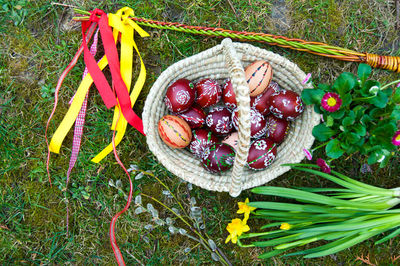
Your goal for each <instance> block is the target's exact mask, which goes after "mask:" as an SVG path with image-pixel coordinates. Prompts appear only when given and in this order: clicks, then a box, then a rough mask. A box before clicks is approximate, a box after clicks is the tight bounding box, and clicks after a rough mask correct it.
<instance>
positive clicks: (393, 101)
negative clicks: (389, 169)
mask: <svg viewBox="0 0 400 266" xmlns="http://www.w3.org/2000/svg"><path fill="white" fill-rule="evenodd" d="M357 74H358V75H357V76H355V75H353V74H352V73H349V72H344V73H342V74H341V75H340V76H339V77H338V78H337V79H336V80H335V82H334V83H333V84H322V83H321V84H318V85H317V86H315V88H314V89H305V90H304V91H303V92H302V95H301V96H302V99H303V101H304V102H305V103H306V104H308V105H311V104H314V110H315V112H317V113H319V114H321V116H322V118H323V123H321V124H319V125H317V126H315V127H314V129H313V132H312V133H313V135H314V137H315V138H316V139H317V140H319V141H322V142H325V143H324V144H323V145H321V146H325V151H326V155H327V156H328V157H330V158H332V159H337V158H340V157H341V156H342V155H344V154H348V155H351V154H354V153H356V152H360V153H361V154H363V155H366V156H368V164H374V163H380V167H384V166H386V165H387V163H388V162H389V160H390V158H392V157H393V156H394V155H395V154H396V152H397V151H398V149H397V147H396V146H397V145H399V143H398V142H396V141H395V136H396V135H397V134H398V125H397V123H398V121H399V120H400V105H399V103H400V88H399V87H396V88H395V89H392V88H391V87H390V86H392V85H394V84H396V83H398V82H399V81H398V80H397V81H394V82H391V83H389V84H387V85H384V86H382V85H381V84H380V83H379V82H378V81H376V80H371V79H368V77H369V76H370V74H371V67H370V66H368V65H366V64H360V66H359V68H358V73H357ZM396 131H397V132H396Z"/></svg>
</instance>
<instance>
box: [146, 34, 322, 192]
mask: <svg viewBox="0 0 400 266" xmlns="http://www.w3.org/2000/svg"><path fill="white" fill-rule="evenodd" d="M260 59H262V60H265V61H268V62H269V63H270V64H271V65H272V68H273V70H274V73H273V80H274V81H276V82H277V83H278V84H279V85H280V86H281V87H282V88H287V89H290V90H293V91H296V92H297V93H300V92H301V90H303V89H304V88H305V86H306V85H303V84H302V81H303V80H304V79H305V77H306V75H305V74H304V72H303V71H301V70H300V69H299V68H298V67H297V65H296V64H294V63H292V62H290V61H289V60H287V59H285V58H283V57H282V56H279V55H277V54H274V53H272V52H269V51H266V50H263V49H260V48H257V47H254V46H252V45H249V44H244V43H232V41H231V40H230V39H224V40H223V41H222V43H221V44H220V45H217V46H215V47H213V48H210V49H208V50H206V51H204V52H201V53H199V54H196V55H194V56H191V57H188V58H186V59H183V60H181V61H179V62H177V63H175V64H173V65H171V66H170V67H168V68H167V69H166V70H165V71H164V72H163V73H161V75H160V77H159V78H158V79H157V81H156V82H155V83H154V85H153V87H152V88H151V90H150V92H149V95H148V96H147V99H146V102H145V106H144V110H143V124H144V131H145V133H146V139H147V144H148V146H149V148H150V150H151V151H152V152H153V154H154V155H155V156H156V157H157V159H158V160H159V161H160V162H161V163H162V164H163V165H164V166H165V167H166V168H167V169H168V170H169V171H170V172H172V173H173V174H175V175H177V176H179V177H180V178H182V179H184V180H186V181H188V182H190V183H192V184H195V185H197V186H200V187H202V188H205V189H208V190H213V191H227V192H229V194H230V195H231V196H232V197H236V196H238V195H239V194H240V192H241V191H242V190H244V189H248V188H252V187H256V186H260V185H263V184H265V183H267V182H269V181H270V180H272V179H274V178H276V177H278V176H279V175H281V174H283V173H285V172H286V171H288V170H289V169H290V168H289V167H282V166H280V165H281V164H284V163H297V162H300V161H301V160H302V159H303V158H304V153H303V148H307V149H308V148H310V147H311V146H312V144H313V142H314V138H313V136H312V134H311V131H312V128H313V127H314V126H315V125H317V124H318V123H319V120H320V118H319V115H317V114H316V113H315V112H314V111H313V109H312V108H310V107H309V106H307V107H306V108H305V110H304V112H303V113H302V115H301V116H300V117H299V118H297V119H296V120H295V121H294V122H292V123H291V126H290V130H289V133H288V136H287V137H286V138H285V140H284V142H283V143H282V144H281V145H280V146H278V153H277V157H276V159H275V161H274V162H273V164H272V165H271V166H269V167H268V168H267V169H265V170H262V171H254V170H250V169H248V168H247V167H246V159H247V154H248V149H249V145H250V98H249V89H248V87H247V83H246V80H245V76H244V70H243V67H246V66H247V65H249V64H250V63H252V62H254V61H256V60H260ZM180 78H186V79H189V80H192V81H194V82H196V81H198V80H199V79H201V78H213V79H217V80H218V79H226V78H230V79H231V82H232V85H233V88H234V91H235V94H236V100H237V103H238V108H239V144H238V148H237V149H236V157H235V161H234V165H233V167H232V169H231V170H229V171H227V172H223V173H221V174H211V173H210V172H208V171H206V170H205V169H204V168H203V167H202V165H201V162H200V160H199V159H197V158H195V157H194V156H193V155H192V154H191V153H190V152H189V151H188V150H186V149H171V148H170V147H168V146H167V145H166V144H165V143H164V142H163V141H162V140H161V138H160V137H159V134H158V130H157V126H158V121H159V120H160V119H161V117H162V116H164V115H166V114H167V113H168V110H167V107H166V106H165V104H164V102H163V98H164V96H165V93H166V90H167V88H168V86H169V85H171V84H172V83H173V82H174V81H175V80H177V79H180Z"/></svg>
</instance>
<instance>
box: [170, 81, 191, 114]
mask: <svg viewBox="0 0 400 266" xmlns="http://www.w3.org/2000/svg"><path fill="white" fill-rule="evenodd" d="M195 99H196V90H195V89H194V85H193V83H191V82H190V81H189V80H187V79H178V80H177V81H175V82H174V83H172V84H171V86H169V87H168V89H167V93H166V94H165V98H164V103H165V105H166V106H167V108H168V110H170V111H171V112H173V113H181V112H184V111H186V110H187V109H189V107H190V106H191V105H192V104H193V102H194V100H195Z"/></svg>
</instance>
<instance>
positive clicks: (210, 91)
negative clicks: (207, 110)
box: [195, 79, 222, 108]
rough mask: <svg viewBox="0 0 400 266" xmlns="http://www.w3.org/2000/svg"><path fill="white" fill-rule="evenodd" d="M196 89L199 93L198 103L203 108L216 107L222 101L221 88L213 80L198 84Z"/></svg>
mask: <svg viewBox="0 0 400 266" xmlns="http://www.w3.org/2000/svg"><path fill="white" fill-rule="evenodd" d="M195 88H196V92H197V99H196V103H198V104H199V105H200V106H201V107H203V108H204V107H208V106H211V105H214V104H216V103H218V102H219V100H221V96H222V89H221V86H219V84H218V82H217V81H215V80H213V79H202V80H200V81H198V82H197V83H196V85H195Z"/></svg>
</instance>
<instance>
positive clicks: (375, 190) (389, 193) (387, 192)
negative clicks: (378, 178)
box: [332, 170, 394, 197]
mask: <svg viewBox="0 0 400 266" xmlns="http://www.w3.org/2000/svg"><path fill="white" fill-rule="evenodd" d="M332 173H333V174H335V175H337V176H338V177H339V178H341V179H343V180H345V181H347V182H350V183H352V184H354V185H356V186H359V187H363V188H365V189H369V190H370V191H373V193H371V194H374V195H386V196H391V197H393V196H394V194H393V191H391V190H390V189H385V188H380V187H376V186H371V185H368V184H365V183H363V182H360V181H357V180H354V179H352V178H350V177H348V176H345V175H344V174H341V173H339V172H336V171H333V170H332ZM380 193H382V194H380Z"/></svg>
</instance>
